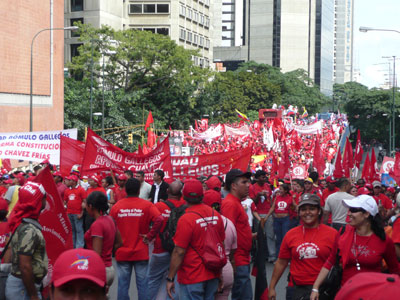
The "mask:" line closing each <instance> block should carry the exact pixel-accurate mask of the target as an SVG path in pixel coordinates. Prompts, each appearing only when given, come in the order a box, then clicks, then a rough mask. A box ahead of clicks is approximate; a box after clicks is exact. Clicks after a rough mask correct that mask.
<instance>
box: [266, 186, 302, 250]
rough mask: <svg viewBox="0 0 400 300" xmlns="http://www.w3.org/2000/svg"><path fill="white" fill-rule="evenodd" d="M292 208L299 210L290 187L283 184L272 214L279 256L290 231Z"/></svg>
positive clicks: (272, 207)
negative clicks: (282, 244)
mask: <svg viewBox="0 0 400 300" xmlns="http://www.w3.org/2000/svg"><path fill="white" fill-rule="evenodd" d="M291 207H294V208H295V209H297V206H296V204H295V203H293V196H291V195H290V187H289V185H288V184H287V183H283V184H281V185H280V186H279V192H278V193H277V195H276V197H275V199H274V202H273V203H272V206H271V213H272V212H273V213H274V231H275V235H276V251H277V253H278V255H279V249H280V247H281V243H282V239H283V237H284V236H285V234H286V232H288V231H289V226H290V218H289V211H290V209H291Z"/></svg>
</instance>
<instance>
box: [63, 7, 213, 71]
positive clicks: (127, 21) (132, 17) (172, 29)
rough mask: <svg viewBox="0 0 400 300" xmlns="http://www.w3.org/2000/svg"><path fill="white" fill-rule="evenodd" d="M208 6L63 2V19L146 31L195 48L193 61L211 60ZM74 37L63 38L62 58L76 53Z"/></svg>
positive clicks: (210, 13)
mask: <svg viewBox="0 0 400 300" xmlns="http://www.w3.org/2000/svg"><path fill="white" fill-rule="evenodd" d="M211 15H212V8H211V3H210V0H180V1H170V0H154V1H151V0H149V1H147V0H145V1H143V0H127V1H115V0H104V1H93V0H92V1H91V0H67V1H65V22H66V23H68V24H73V23H74V22H75V21H80V22H82V23H86V24H92V25H93V26H94V27H100V26H101V25H103V24H104V25H109V26H111V27H112V28H114V29H117V30H128V29H135V30H148V31H151V32H153V33H157V34H164V35H168V36H170V37H171V39H172V40H175V41H176V42H177V44H178V45H181V46H183V47H184V48H187V49H197V50H199V55H198V56H195V57H193V60H194V62H195V64H197V65H199V66H202V67H207V66H209V64H210V62H211V61H212V57H213V47H212V36H211V34H212V30H211ZM79 45H80V43H79V41H78V37H72V38H70V39H67V40H66V46H65V47H66V48H65V52H66V61H70V59H71V57H73V56H74V55H77V48H78V47H79Z"/></svg>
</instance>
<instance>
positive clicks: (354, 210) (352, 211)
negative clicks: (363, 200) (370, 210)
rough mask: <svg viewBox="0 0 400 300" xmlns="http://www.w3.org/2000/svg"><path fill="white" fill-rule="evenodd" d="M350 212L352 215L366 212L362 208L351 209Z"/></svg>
mask: <svg viewBox="0 0 400 300" xmlns="http://www.w3.org/2000/svg"><path fill="white" fill-rule="evenodd" d="M349 211H350V212H351V213H358V212H365V210H364V209H362V208H360V207H350V208H349Z"/></svg>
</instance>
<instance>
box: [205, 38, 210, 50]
mask: <svg viewBox="0 0 400 300" xmlns="http://www.w3.org/2000/svg"><path fill="white" fill-rule="evenodd" d="M205 48H206V49H210V40H209V39H206V45H205Z"/></svg>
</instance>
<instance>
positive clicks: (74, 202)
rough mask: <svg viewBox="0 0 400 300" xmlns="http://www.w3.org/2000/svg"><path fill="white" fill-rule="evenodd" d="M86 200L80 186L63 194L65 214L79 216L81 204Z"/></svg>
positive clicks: (84, 192) (83, 190)
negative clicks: (65, 206) (65, 207)
mask: <svg viewBox="0 0 400 300" xmlns="http://www.w3.org/2000/svg"><path fill="white" fill-rule="evenodd" d="M84 199H86V191H85V189H84V188H83V187H81V186H80V185H77V186H76V187H74V188H72V189H66V190H65V192H64V201H65V202H66V203H67V214H74V215H79V214H80V213H81V212H82V202H83V200H84Z"/></svg>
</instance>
